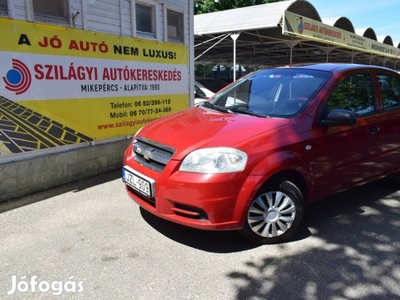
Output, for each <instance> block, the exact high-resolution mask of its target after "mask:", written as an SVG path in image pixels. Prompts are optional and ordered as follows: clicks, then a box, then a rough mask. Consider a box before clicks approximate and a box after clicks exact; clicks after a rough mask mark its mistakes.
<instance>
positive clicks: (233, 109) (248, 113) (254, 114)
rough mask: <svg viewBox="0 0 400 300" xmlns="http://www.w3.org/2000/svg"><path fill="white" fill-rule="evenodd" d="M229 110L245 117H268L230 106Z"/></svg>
mask: <svg viewBox="0 0 400 300" xmlns="http://www.w3.org/2000/svg"><path fill="white" fill-rule="evenodd" d="M229 110H230V111H231V112H234V113H240V114H245V115H250V116H255V117H260V118H267V117H268V116H266V115H262V114H259V113H256V112H255V111H252V110H250V109H247V108H244V107H241V106H231V107H229Z"/></svg>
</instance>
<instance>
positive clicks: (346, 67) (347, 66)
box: [288, 63, 394, 72]
mask: <svg viewBox="0 0 400 300" xmlns="http://www.w3.org/2000/svg"><path fill="white" fill-rule="evenodd" d="M288 67H290V68H300V69H314V70H322V71H330V72H339V71H341V72H342V71H350V70H355V69H360V68H368V69H379V70H390V71H393V70H392V69H389V68H386V67H381V66H376V65H362V64H351V63H317V64H304V65H295V66H288ZM393 72H394V71H393Z"/></svg>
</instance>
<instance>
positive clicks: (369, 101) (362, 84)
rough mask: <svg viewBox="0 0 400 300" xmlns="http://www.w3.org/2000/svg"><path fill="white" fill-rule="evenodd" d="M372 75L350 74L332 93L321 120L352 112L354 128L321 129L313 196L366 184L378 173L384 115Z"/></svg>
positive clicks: (315, 164)
mask: <svg viewBox="0 0 400 300" xmlns="http://www.w3.org/2000/svg"><path fill="white" fill-rule="evenodd" d="M376 107H377V104H376V96H375V93H374V88H373V83H372V78H371V76H370V74H369V72H361V73H353V74H350V75H347V76H346V77H345V78H344V79H343V80H341V81H340V82H339V83H338V84H337V85H336V86H335V87H334V88H333V90H331V92H330V94H329V95H328V96H327V98H326V102H325V103H324V106H323V109H322V112H321V114H320V118H323V117H324V116H325V115H327V114H328V112H329V111H330V110H332V109H335V108H341V109H347V110H350V111H352V112H353V113H354V114H355V115H356V117H357V122H356V124H355V125H351V126H330V127H321V128H320V129H319V131H318V133H319V135H318V137H316V139H315V145H314V146H315V147H316V153H317V157H316V158H315V161H314V166H313V170H314V178H315V180H314V193H315V197H317V198H321V197H325V196H327V195H330V194H332V193H334V192H337V191H341V190H346V189H348V188H349V187H352V186H354V185H357V184H360V183H362V182H365V181H366V180H368V179H369V178H372V177H374V176H376V175H377V174H378V173H379V172H380V171H379V166H378V165H377V163H378V162H379V159H380V158H379V155H380V153H381V147H380V145H379V138H380V137H379V135H380V128H379V126H378V125H377V124H379V122H380V118H381V116H380V115H379V114H378V113H377V109H376Z"/></svg>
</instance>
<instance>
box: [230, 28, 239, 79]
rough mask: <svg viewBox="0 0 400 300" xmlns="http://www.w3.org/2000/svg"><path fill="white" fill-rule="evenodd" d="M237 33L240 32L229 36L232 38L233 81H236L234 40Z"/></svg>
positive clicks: (237, 35)
mask: <svg viewBox="0 0 400 300" xmlns="http://www.w3.org/2000/svg"><path fill="white" fill-rule="evenodd" d="M239 35H240V32H239V33H233V34H231V38H232V40H233V81H236V40H237V38H238V37H239Z"/></svg>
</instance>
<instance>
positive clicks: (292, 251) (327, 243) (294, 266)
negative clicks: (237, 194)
mask: <svg viewBox="0 0 400 300" xmlns="http://www.w3.org/2000/svg"><path fill="white" fill-rule="evenodd" d="M119 176H120V172H119V171H116V172H111V173H108V174H105V175H102V176H98V177H95V178H91V179H88V180H83V181H80V182H77V183H74V184H69V185H66V186H63V187H60V188H57V189H54V190H51V191H47V192H44V193H40V194H36V195H33V196H29V197H25V198H23V199H20V200H16V201H12V202H10V203H3V204H0V228H1V229H0V240H1V243H0V254H1V256H0V258H1V269H0V299H8V298H9V296H8V295H7V294H8V293H9V294H11V296H12V297H10V299H52V298H54V299H144V300H147V299H163V300H165V299H213V300H214V299H238V300H239V299H240V300H242V299H400V284H399V282H400V191H397V190H398V189H399V187H398V186H396V185H394V184H393V183H392V182H391V181H390V180H381V181H379V182H376V183H374V184H370V185H368V186H365V187H362V188H358V189H356V190H354V191H352V192H347V193H343V194H340V195H338V196H335V197H333V198H331V199H328V200H327V201H324V202H323V203H320V204H318V205H315V206H313V207H310V208H309V210H308V214H307V216H306V220H305V225H306V226H305V228H304V229H303V230H302V232H301V234H300V235H299V236H297V238H296V240H294V241H292V242H289V243H285V244H280V245H265V246H259V245H255V244H251V243H248V242H247V241H246V240H244V239H243V238H242V237H241V236H240V235H239V234H238V233H237V232H207V231H198V230H194V229H190V228H185V227H181V226H179V225H176V224H172V223H168V222H166V221H163V220H160V219H157V218H155V217H154V216H152V215H150V214H148V213H146V212H145V211H142V210H140V209H139V207H138V206H137V205H136V204H135V203H134V202H132V201H131V200H130V199H129V198H128V196H127V195H126V194H125V191H124V189H123V184H122V182H121V180H120V178H119ZM56 294H60V295H59V296H56Z"/></svg>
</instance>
